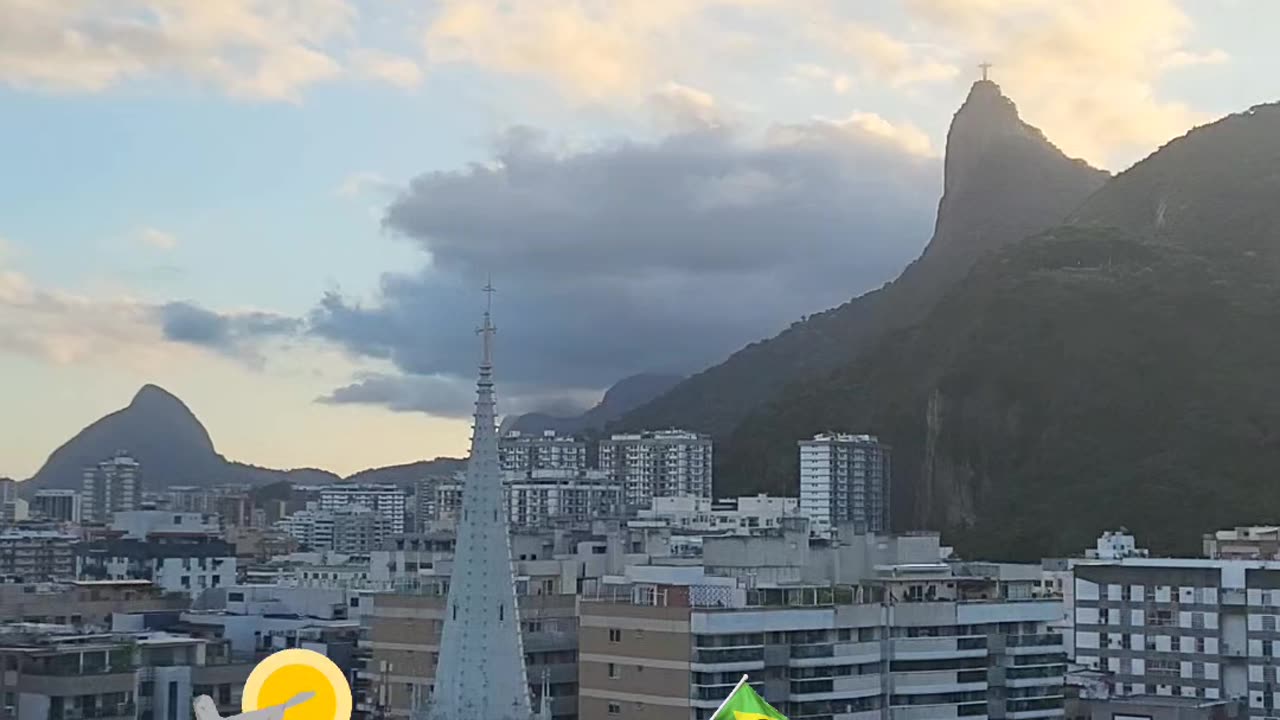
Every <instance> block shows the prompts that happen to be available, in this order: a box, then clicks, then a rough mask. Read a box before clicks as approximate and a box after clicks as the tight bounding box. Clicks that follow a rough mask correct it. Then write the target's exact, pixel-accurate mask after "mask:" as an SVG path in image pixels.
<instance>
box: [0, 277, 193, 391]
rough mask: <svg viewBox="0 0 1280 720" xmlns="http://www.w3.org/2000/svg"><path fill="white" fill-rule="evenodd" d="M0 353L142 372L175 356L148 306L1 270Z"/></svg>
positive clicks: (45, 360) (65, 363)
mask: <svg viewBox="0 0 1280 720" xmlns="http://www.w3.org/2000/svg"><path fill="white" fill-rule="evenodd" d="M0 352H5V353H13V354H18V355H25V356H28V357H33V358H36V359H39V360H41V361H42V362H47V363H51V364H54V365H60V366H66V365H74V364H80V363H88V362H116V363H121V364H125V365H128V366H131V367H140V368H156V367H163V366H164V365H165V364H167V363H170V362H172V361H173V359H174V355H175V353H174V352H172V348H168V347H165V344H164V342H163V338H162V337H161V335H160V332H159V330H158V328H157V327H156V326H155V323H154V322H153V319H152V317H151V314H150V308H149V307H148V306H147V305H145V304H143V303H140V302H137V301H135V300H132V299H129V298H124V297H118V298H108V299H101V298H87V297H84V296H80V295H75V294H71V293H66V292H62V291H59V290H51V289H47V288H40V287H37V286H36V285H35V284H34V283H32V282H31V280H30V279H29V278H27V277H26V276H25V275H23V274H22V273H20V272H18V271H16V270H13V269H10V268H5V267H2V266H0Z"/></svg>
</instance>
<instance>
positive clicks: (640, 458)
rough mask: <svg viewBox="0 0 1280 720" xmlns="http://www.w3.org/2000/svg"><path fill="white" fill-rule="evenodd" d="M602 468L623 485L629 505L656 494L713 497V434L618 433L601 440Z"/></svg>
mask: <svg viewBox="0 0 1280 720" xmlns="http://www.w3.org/2000/svg"><path fill="white" fill-rule="evenodd" d="M600 469H601V470H605V471H606V472H608V473H610V476H611V477H612V478H613V479H614V481H615V482H617V483H619V484H620V485H622V488H623V493H624V499H625V501H626V503H627V505H628V507H629V508H647V507H650V506H651V505H652V504H653V499H654V498H655V497H682V496H693V497H706V498H709V497H711V438H710V437H709V436H707V435H702V434H699V433H694V432H688V431H685V430H658V431H646V432H640V433H625V434H615V435H613V437H611V438H609V439H608V440H601V441H600Z"/></svg>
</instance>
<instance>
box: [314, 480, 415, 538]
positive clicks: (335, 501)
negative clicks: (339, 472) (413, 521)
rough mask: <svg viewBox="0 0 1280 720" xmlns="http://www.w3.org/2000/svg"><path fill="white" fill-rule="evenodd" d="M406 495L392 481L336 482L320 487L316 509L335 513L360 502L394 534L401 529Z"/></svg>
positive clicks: (398, 532)
mask: <svg viewBox="0 0 1280 720" xmlns="http://www.w3.org/2000/svg"><path fill="white" fill-rule="evenodd" d="M407 504H408V498H407V497H406V495H405V493H404V491H403V490H401V489H400V488H398V487H396V486H395V485H391V484H379V483H339V484H335V485H327V486H325V487H324V488H323V489H321V490H320V505H319V509H320V510H322V511H325V512H336V511H338V510H340V509H342V508H346V507H349V506H352V505H362V506H364V507H366V508H369V509H370V510H373V511H374V512H376V513H378V514H379V515H381V516H382V517H384V518H386V520H387V523H388V527H389V528H390V531H391V532H392V533H393V534H397V535H398V534H400V533H402V532H404V530H405V527H404V517H405V507H406V505H407Z"/></svg>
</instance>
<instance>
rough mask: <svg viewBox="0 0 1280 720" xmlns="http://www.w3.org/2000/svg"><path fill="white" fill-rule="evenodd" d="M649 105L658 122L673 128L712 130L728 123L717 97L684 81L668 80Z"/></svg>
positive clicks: (680, 130)
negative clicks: (674, 81) (681, 82)
mask: <svg viewBox="0 0 1280 720" xmlns="http://www.w3.org/2000/svg"><path fill="white" fill-rule="evenodd" d="M649 104H650V106H651V107H652V108H653V111H654V114H655V115H656V116H657V120H658V125H659V126H660V127H663V128H665V129H667V130H669V131H675V132H686V131H691V130H709V129H713V128H718V127H723V126H726V125H728V124H729V123H728V120H727V119H726V118H725V115H724V112H723V110H722V109H721V108H720V106H719V103H717V102H716V99H715V97H714V96H712V95H711V93H708V92H706V91H704V90H699V89H697V88H694V87H689V86H688V85H681V84H680V83H667V84H666V86H664V87H663V88H662V89H660V90H658V91H657V92H655V93H653V95H652V96H651V97H650V98H649Z"/></svg>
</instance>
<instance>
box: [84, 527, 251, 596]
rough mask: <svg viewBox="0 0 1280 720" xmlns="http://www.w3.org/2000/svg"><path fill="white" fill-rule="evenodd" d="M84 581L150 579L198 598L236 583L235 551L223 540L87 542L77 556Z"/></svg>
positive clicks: (166, 589)
mask: <svg viewBox="0 0 1280 720" xmlns="http://www.w3.org/2000/svg"><path fill="white" fill-rule="evenodd" d="M76 575H77V577H78V578H80V579H81V580H109V581H110V580H150V581H151V582H152V583H153V584H155V586H156V587H158V588H161V589H163V590H164V591H166V592H178V593H184V594H187V595H191V596H192V597H197V596H199V595H200V594H201V593H203V592H204V591H205V590H207V589H209V588H215V587H226V586H228V585H234V584H235V582H236V551H235V548H234V547H232V546H231V545H229V544H227V543H225V542H222V541H221V540H212V541H208V542H192V543H155V542H144V541H141V540H107V541H100V542H94V543H87V544H85V545H83V546H81V548H80V549H79V554H78V555H77V557H76Z"/></svg>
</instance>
